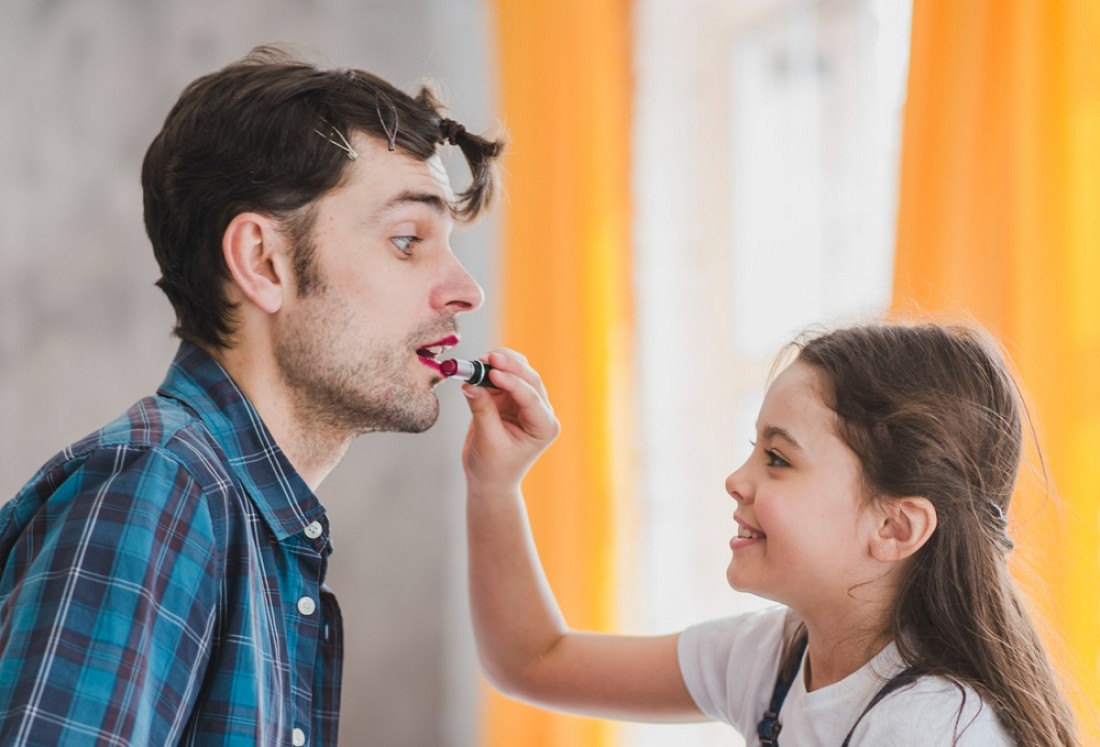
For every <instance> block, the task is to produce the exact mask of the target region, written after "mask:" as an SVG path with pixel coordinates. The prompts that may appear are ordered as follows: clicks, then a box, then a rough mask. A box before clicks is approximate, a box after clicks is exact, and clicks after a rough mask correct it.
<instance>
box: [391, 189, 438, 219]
mask: <svg viewBox="0 0 1100 747" xmlns="http://www.w3.org/2000/svg"><path fill="white" fill-rule="evenodd" d="M408 204H419V205H427V206H428V207H430V208H434V209H435V211H436V212H437V213H441V214H449V213H450V212H451V206H450V204H449V203H448V202H447V201H446V200H444V199H443V198H442V197H440V196H439V195H437V194H435V193H433V192H412V191H405V192H399V193H397V194H396V195H394V196H393V197H391V198H390V199H388V200H386V202H385V203H383V205H382V206H381V207H380V208H378V210H376V211H375V217H382V216H384V215H385V214H386V213H389V212H392V211H394V210H396V209H397V208H399V207H401V206H403V205H408Z"/></svg>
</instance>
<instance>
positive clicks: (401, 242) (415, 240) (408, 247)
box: [390, 236, 420, 257]
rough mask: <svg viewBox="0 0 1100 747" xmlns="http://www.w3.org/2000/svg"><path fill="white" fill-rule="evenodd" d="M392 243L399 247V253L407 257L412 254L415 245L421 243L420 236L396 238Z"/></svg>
mask: <svg viewBox="0 0 1100 747" xmlns="http://www.w3.org/2000/svg"><path fill="white" fill-rule="evenodd" d="M390 241H392V242H393V245H394V246H396V247H397V251H399V252H401V253H402V254H404V255H405V256H406V257H407V256H409V255H411V254H412V248H413V245H414V244H419V243H420V237H419V236H394V237H393V238H392V239H390Z"/></svg>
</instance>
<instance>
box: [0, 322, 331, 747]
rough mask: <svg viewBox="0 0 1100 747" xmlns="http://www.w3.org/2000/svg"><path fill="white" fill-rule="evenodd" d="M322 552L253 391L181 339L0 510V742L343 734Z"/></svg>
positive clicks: (242, 740)
mask: <svg viewBox="0 0 1100 747" xmlns="http://www.w3.org/2000/svg"><path fill="white" fill-rule="evenodd" d="M331 551H332V549H331V544H330V542H329V532H328V519H327V518H326V516H325V513H324V509H323V507H322V506H321V504H320V503H319V502H318V500H317V498H316V497H315V496H314V495H313V493H312V491H310V489H309V488H308V487H307V486H306V484H305V482H303V480H302V478H301V477H300V476H299V475H298V473H297V472H296V471H295V470H294V468H293V467H292V466H291V465H290V462H289V461H287V459H286V457H285V455H284V454H283V453H282V451H280V449H279V447H278V446H276V444H275V442H274V441H273V440H272V438H271V434H270V433H269V432H268V430H267V428H266V427H265V426H264V424H263V423H262V422H261V420H260V418H259V416H258V415H257V413H256V410H255V409H254V408H253V407H252V404H251V403H250V402H249V401H248V399H247V398H246V397H245V395H244V393H243V392H241V390H240V389H239V388H238V387H237V385H236V384H234V382H233V380H232V379H230V378H229V376H228V375H227V374H226V373H225V371H224V370H223V369H222V368H221V366H219V365H218V364H217V363H216V362H215V361H214V360H213V359H211V358H210V357H209V356H208V355H207V354H206V353H205V352H203V351H202V350H200V349H199V348H197V347H195V346H193V345H190V344H188V343H184V344H182V345H181V346H180V349H179V352H178V354H177V355H176V359H175V361H174V362H173V363H172V366H171V368H170V369H169V371H168V375H167V377H166V378H165V381H164V384H163V385H162V386H161V388H160V390H159V391H158V392H157V395H156V396H155V397H149V398H146V399H143V400H141V401H140V402H138V403H137V404H135V405H134V406H133V407H132V408H130V410H129V411H128V412H126V413H125V414H124V415H123V416H122V417H120V418H119V419H117V420H116V421H114V422H113V423H111V424H110V425H108V426H107V427H105V428H103V429H102V430H100V431H99V432H97V433H95V434H93V435H91V436H89V437H87V438H85V439H83V440H82V441H79V442H78V443H76V444H74V445H72V446H70V447H69V448H67V449H65V450H64V451H63V452H61V453H60V454H58V455H57V456H56V457H54V458H53V459H52V460H51V461H50V462H48V463H47V464H46V465H45V466H44V467H43V468H42V469H41V470H40V471H39V472H38V474H36V475H35V476H34V478H33V479H32V480H31V481H30V482H29V483H28V484H27V485H26V486H25V487H24V488H23V490H22V491H20V493H19V494H18V495H17V496H16V497H15V498H14V499H13V500H12V501H11V502H9V503H8V504H7V505H5V506H4V507H3V509H0V744H3V745H17V744H18V745H22V744H33V745H51V747H52V746H54V745H92V744H94V745H141V747H145V746H146V745H161V744H186V745H250V746H251V745H257V744H262V745H300V744H308V745H331V746H334V745H336V730H337V716H338V711H339V686H340V671H341V661H342V655H343V653H342V630H341V620H340V611H339V608H338V607H337V605H336V600H335V598H334V597H333V595H332V594H331V593H330V592H329V591H328V589H327V588H326V587H325V586H324V579H325V570H326V567H327V562H328V556H329V554H330V553H331Z"/></svg>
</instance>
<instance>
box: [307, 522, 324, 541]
mask: <svg viewBox="0 0 1100 747" xmlns="http://www.w3.org/2000/svg"><path fill="white" fill-rule="evenodd" d="M324 531H325V530H324V527H322V526H321V522H319V521H311V522H309V526H307V527H306V536H307V537H309V538H310V539H311V540H315V539H317V538H318V537H320V536H321V534H322V533H324Z"/></svg>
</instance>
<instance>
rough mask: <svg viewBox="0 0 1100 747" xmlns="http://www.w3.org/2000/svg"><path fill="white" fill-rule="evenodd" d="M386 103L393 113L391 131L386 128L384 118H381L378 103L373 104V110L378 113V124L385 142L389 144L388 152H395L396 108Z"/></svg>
mask: <svg viewBox="0 0 1100 747" xmlns="http://www.w3.org/2000/svg"><path fill="white" fill-rule="evenodd" d="M386 103H387V104H388V105H389V107H390V110H391V111H392V112H393V130H390V128H389V127H386V118H385V117H383V116H382V106H381V104H379V103H378V101H375V102H374V109H375V111H376V112H377V113H378V123H379V124H380V125H382V131H383V132H385V133H386V141H387V142H388V144H389V147H390V150H395V149H396V148H397V107H396V106H394V105H393V104H390V102H388V101H387V102H386Z"/></svg>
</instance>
